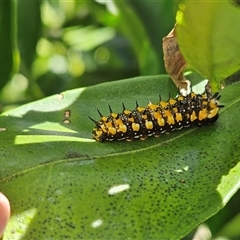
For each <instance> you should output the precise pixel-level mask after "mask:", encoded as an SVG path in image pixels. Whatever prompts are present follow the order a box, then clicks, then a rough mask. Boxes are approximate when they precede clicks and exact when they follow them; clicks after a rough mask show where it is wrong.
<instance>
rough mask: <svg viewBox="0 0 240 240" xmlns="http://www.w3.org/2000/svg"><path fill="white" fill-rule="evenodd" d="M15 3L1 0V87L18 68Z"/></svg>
mask: <svg viewBox="0 0 240 240" xmlns="http://www.w3.org/2000/svg"><path fill="white" fill-rule="evenodd" d="M15 8H16V6H15V3H14V2H13V1H10V0H9V1H0V36H1V37H0V52H1V54H0V66H1V68H0V76H1V78H0V89H1V88H2V87H3V86H4V85H5V84H6V82H7V81H8V80H9V78H10V77H11V74H12V72H13V70H16V68H17V65H16V64H17V62H18V61H17V60H18V54H17V51H16V42H15V40H14V39H15V38H14V37H15V34H16V31H15V30H16V29H15V27H16V26H15V19H16V13H15Z"/></svg>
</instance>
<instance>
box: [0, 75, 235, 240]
mask: <svg viewBox="0 0 240 240" xmlns="http://www.w3.org/2000/svg"><path fill="white" fill-rule="evenodd" d="M189 78H190V79H191V76H190V77H189ZM198 80H199V79H198ZM239 91H240V84H236V85H234V86H230V87H228V88H226V89H224V90H222V91H221V94H222V98H221V103H222V104H224V105H225V107H224V108H223V109H222V110H221V113H220V118H219V120H218V121H217V122H216V123H215V124H212V125H210V126H208V127H202V128H189V129H184V130H181V131H177V132H173V133H171V134H169V135H162V136H161V137H160V138H149V139H148V140H146V141H137V140H136V141H133V142H131V143H128V142H125V141H124V142H111V143H99V142H95V141H94V140H93V139H92V137H91V131H92V128H93V123H92V122H91V121H90V120H89V119H88V115H90V116H91V117H93V118H97V115H98V114H97V112H96V109H95V108H96V107H97V108H99V109H100V110H101V111H102V113H103V114H108V106H107V104H108V103H110V104H111V106H112V108H113V109H114V110H115V111H121V102H122V101H123V102H124V103H125V105H126V106H127V107H128V108H130V109H132V108H134V105H135V103H134V102H135V100H138V102H139V104H141V105H145V104H146V102H147V98H148V97H149V98H150V99H151V100H152V102H157V101H158V94H159V93H161V95H162V98H164V99H167V98H168V95H169V92H171V94H172V95H174V94H176V92H177V91H176V89H175V87H174V85H173V83H172V82H171V80H170V78H169V77H167V76H153V77H140V78H133V79H127V80H125V81H118V82H114V83H105V84H101V85H97V86H94V87H89V88H86V89H76V90H71V91H67V92H64V93H62V94H59V95H54V96H52V97H48V98H46V99H43V100H40V101H37V102H34V103H30V104H27V105H24V106H22V107H20V108H17V109H15V110H12V111H9V112H7V113H5V114H2V115H1V117H0V127H1V131H0V138H1V147H0V161H1V168H0V190H1V191H2V192H3V193H5V194H6V195H7V197H8V198H9V199H10V202H11V206H12V217H11V220H10V223H9V225H8V228H7V231H6V233H5V235H4V239H20V238H21V237H22V238H24V239H65V238H70V239H80V238H83V239H113V238H114V239H127V238H129V239H178V238H180V237H182V236H184V235H186V234H187V233H188V232H189V231H190V230H191V229H193V228H194V227H195V226H197V225H198V224H199V223H201V222H202V221H204V220H206V219H207V218H209V217H210V216H212V215H214V214H215V213H216V212H218V211H219V210H220V209H221V208H222V207H223V206H224V205H225V204H226V202H228V200H229V199H230V198H231V196H232V195H233V194H234V193H235V192H236V191H237V189H238V188H239V185H240V181H239V179H240V178H239V177H240V165H239V164H238V161H239V157H240V152H239V151H238V149H239V148H240V142H239V139H240V132H239V128H240V122H239V112H240V105H239V101H240V98H239ZM66 110H70V111H71V114H70V115H71V116H70V117H68V116H67V115H68V114H65V111H66ZM64 116H65V117H66V118H67V119H69V120H70V121H71V122H70V123H69V124H66V123H64V122H67V121H66V120H67V119H66V118H64ZM64 119H65V121H64ZM116 186H119V188H120V189H121V190H119V189H118V191H117V190H116V188H115V187H116Z"/></svg>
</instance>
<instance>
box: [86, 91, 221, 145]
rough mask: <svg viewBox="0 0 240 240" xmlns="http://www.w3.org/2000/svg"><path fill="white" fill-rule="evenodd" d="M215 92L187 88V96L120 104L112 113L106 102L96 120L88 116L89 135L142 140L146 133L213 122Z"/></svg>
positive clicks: (110, 138)
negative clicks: (141, 104) (105, 108)
mask: <svg viewBox="0 0 240 240" xmlns="http://www.w3.org/2000/svg"><path fill="white" fill-rule="evenodd" d="M219 98H220V95H219V93H215V94H214V95H212V94H211V93H210V92H209V91H208V90H207V89H206V90H205V92H204V93H203V94H196V93H194V92H191V93H190V94H188V95H187V96H183V95H181V94H179V96H178V97H176V98H175V99H173V98H171V97H169V100H168V101H162V100H161V98H160V100H159V103H157V104H153V103H151V101H150V100H149V102H148V105H147V106H146V107H139V106H138V103H137V102H136V107H135V109H133V110H132V111H130V110H127V109H126V107H125V105H124V104H122V105H123V110H122V112H121V113H114V112H113V111H112V109H111V107H110V106H109V111H110V115H109V116H108V117H105V116H103V115H102V114H101V113H100V111H99V110H98V113H99V115H100V120H98V121H96V120H94V119H93V118H91V117H89V118H90V119H91V120H92V121H93V122H94V123H95V125H96V126H95V127H94V129H93V131H92V134H93V138H94V139H96V140H97V141H100V142H104V141H113V140H126V141H132V140H133V139H138V138H139V139H141V140H145V139H147V138H148V137H149V136H155V137H159V136H160V134H161V133H170V132H171V131H174V130H180V129H182V128H183V127H189V126H203V125H209V124H211V123H214V122H215V121H216V120H217V119H218V112H219V108H220V107H222V105H219V103H218V100H219Z"/></svg>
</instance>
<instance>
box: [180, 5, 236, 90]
mask: <svg viewBox="0 0 240 240" xmlns="http://www.w3.org/2000/svg"><path fill="white" fill-rule="evenodd" d="M177 23H178V25H177V39H178V43H179V46H180V50H181V52H182V54H183V56H184V58H185V59H186V61H187V62H188V63H189V64H190V65H191V66H192V67H193V68H195V69H196V70H197V71H198V72H200V73H201V74H202V75H203V76H205V77H206V78H208V79H209V80H210V83H211V86H212V87H213V88H214V90H218V89H219V82H220V81H221V80H223V79H224V78H226V77H228V76H229V75H231V74H233V73H234V72H236V71H237V70H238V69H239V68H240V54H239V49H240V35H239V34H238V32H239V29H240V8H239V7H237V6H236V5H234V4H233V3H232V2H231V1H207V2H206V1H194V2H193V1H186V2H185V3H182V4H180V10H179V11H178V14H177Z"/></svg>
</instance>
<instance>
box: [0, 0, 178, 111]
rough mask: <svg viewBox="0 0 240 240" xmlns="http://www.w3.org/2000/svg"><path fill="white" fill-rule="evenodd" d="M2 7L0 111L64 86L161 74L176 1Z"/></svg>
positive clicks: (40, 0) (6, 4)
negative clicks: (164, 44) (165, 38)
mask: <svg viewBox="0 0 240 240" xmlns="http://www.w3.org/2000/svg"><path fill="white" fill-rule="evenodd" d="M0 5H1V6H0V34H1V38H0V41H1V42H0V46H1V56H0V63H1V68H0V75H1V79H0V112H2V111H3V110H6V109H8V108H9V107H11V108H12V107H13V106H15V105H16V106H17V105H20V104H22V103H25V102H29V101H32V100H35V99H39V98H42V97H44V96H48V95H51V94H54V93H59V92H61V91H64V90H67V89H72V88H77V87H84V86H90V85H94V84H97V83H101V82H106V81H113V80H119V79H124V78H128V77H133V76H138V75H154V74H161V73H164V72H165V70H164V66H163V56H162V37H163V36H165V35H166V34H167V33H168V32H169V31H170V30H171V28H172V26H173V25H174V22H175V12H176V9H177V2H176V1H154V2H145V1H142V2H135V1H134V2H132V1H121V2H119V1H93V0H92V1H60V0H59V1H55V0H54V1H52V0H44V1H43V0H36V1H18V2H16V1H1V3H0ZM159 16H160V17H159ZM156 23H157V24H156Z"/></svg>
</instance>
